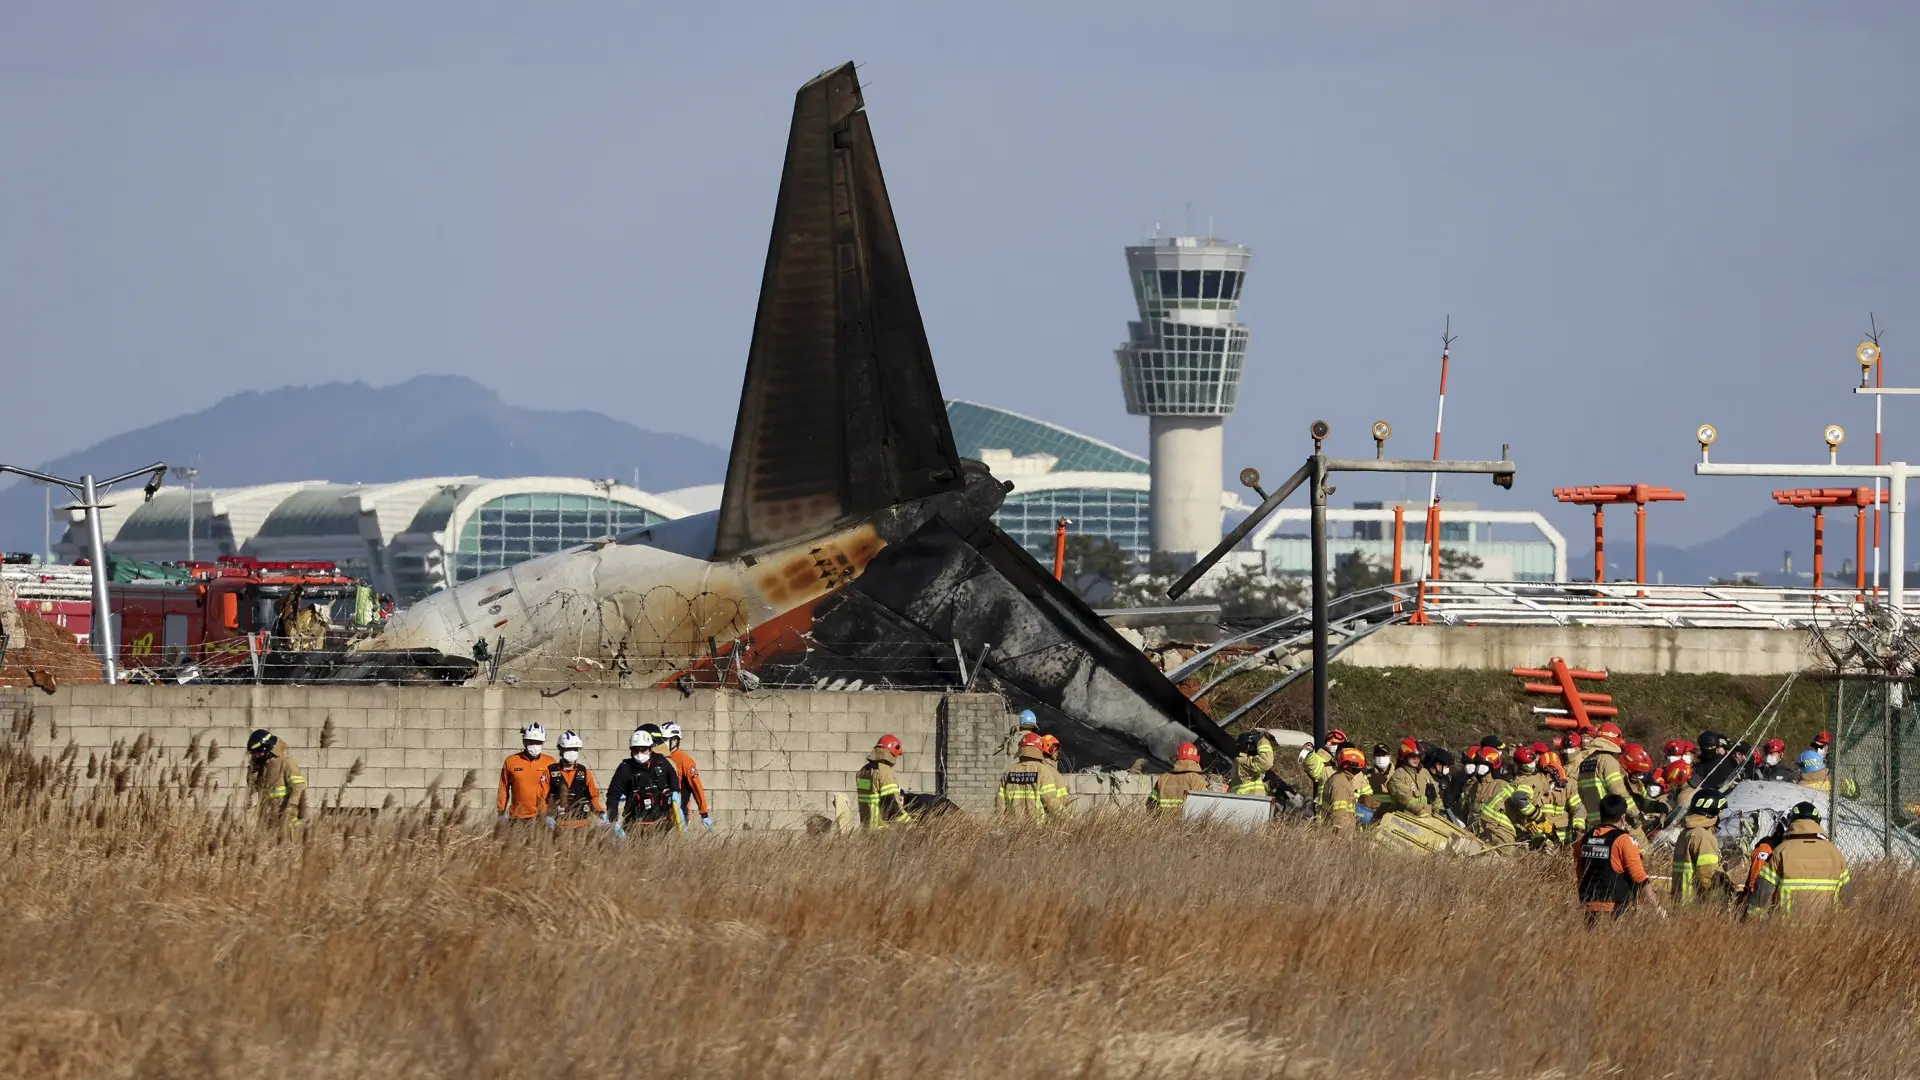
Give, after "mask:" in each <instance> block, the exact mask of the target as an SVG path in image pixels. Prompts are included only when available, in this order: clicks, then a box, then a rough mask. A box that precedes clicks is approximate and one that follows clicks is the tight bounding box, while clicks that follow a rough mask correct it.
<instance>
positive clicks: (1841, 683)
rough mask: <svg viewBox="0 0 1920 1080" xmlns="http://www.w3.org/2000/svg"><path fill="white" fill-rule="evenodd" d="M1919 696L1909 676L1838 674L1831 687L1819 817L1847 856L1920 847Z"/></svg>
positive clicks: (1888, 853)
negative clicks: (1825, 786)
mask: <svg viewBox="0 0 1920 1080" xmlns="http://www.w3.org/2000/svg"><path fill="white" fill-rule="evenodd" d="M1916 693H1920V686H1917V685H1916V683H1915V681H1914V680H1912V679H1905V678H1898V679H1896V678H1883V677H1874V676H1843V677H1840V678H1836V679H1834V680H1833V681H1832V682H1831V683H1830V684H1829V686H1828V691H1827V696H1828V716H1829V717H1830V718H1831V720H1832V724H1831V726H1830V728H1829V730H1830V731H1832V732H1833V747H1832V748H1831V750H1830V751H1829V753H1828V757H1829V760H1830V767H1829V770H1828V771H1829V774H1830V780H1829V790H1828V791H1827V793H1826V805H1824V806H1822V807H1821V808H1820V809H1821V812H1822V813H1823V814H1824V815H1825V816H1826V819H1827V820H1828V821H1829V822H1832V823H1834V828H1833V829H1832V832H1833V835H1834V839H1835V841H1836V842H1837V843H1839V844H1840V847H1841V850H1842V851H1845V852H1846V854H1847V857H1848V858H1850V859H1852V858H1868V859H1871V858H1879V857H1890V856H1893V855H1895V854H1900V853H1911V852H1913V851H1915V850H1920V702H1916Z"/></svg>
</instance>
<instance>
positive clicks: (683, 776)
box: [660, 721, 713, 829]
mask: <svg viewBox="0 0 1920 1080" xmlns="http://www.w3.org/2000/svg"><path fill="white" fill-rule="evenodd" d="M660 734H662V735H664V736H665V737H666V740H667V745H666V754H667V760H668V761H670V762H672V763H673V767H674V770H675V771H676V772H678V773H679V774H680V786H681V787H682V788H684V789H686V794H685V796H684V797H683V798H682V801H681V804H680V811H681V812H680V818H681V821H683V822H685V821H686V820H687V819H688V818H689V817H691V816H692V815H691V814H690V813H689V812H688V807H687V804H686V801H685V800H686V799H692V800H693V805H694V806H696V807H698V808H699V810H700V824H702V825H705V826H706V827H707V828H709V829H711V828H713V812H712V810H710V809H709V808H708V806H707V785H705V784H704V783H701V781H700V766H699V764H698V763H697V762H695V761H694V760H693V755H692V754H689V753H687V752H686V751H685V750H682V749H681V748H680V740H681V735H680V725H679V724H676V723H673V722H672V721H668V722H667V723H664V724H661V725H660Z"/></svg>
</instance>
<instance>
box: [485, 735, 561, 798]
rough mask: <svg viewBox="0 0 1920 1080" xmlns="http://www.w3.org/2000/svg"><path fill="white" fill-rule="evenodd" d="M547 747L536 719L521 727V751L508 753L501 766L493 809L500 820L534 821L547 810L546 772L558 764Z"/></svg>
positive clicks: (545, 739)
mask: <svg viewBox="0 0 1920 1080" xmlns="http://www.w3.org/2000/svg"><path fill="white" fill-rule="evenodd" d="M546 748H547V729H546V728H544V727H542V726H541V725H539V724H537V723H535V724H528V725H527V726H526V727H523V728H521V729H520V752H519V753H516V754H509V755H508V756H507V760H506V762H505V763H504V764H503V765H501V766H500V797H499V799H498V800H496V802H497V805H496V806H495V807H494V809H495V810H496V811H497V812H498V813H499V815H500V820H501V821H533V820H535V819H537V818H540V817H543V816H544V815H545V814H546V810H547V782H548V776H549V772H550V770H551V769H552V768H553V766H554V765H555V764H557V763H556V762H555V761H554V759H553V758H552V757H551V756H550V755H549V754H547V752H546Z"/></svg>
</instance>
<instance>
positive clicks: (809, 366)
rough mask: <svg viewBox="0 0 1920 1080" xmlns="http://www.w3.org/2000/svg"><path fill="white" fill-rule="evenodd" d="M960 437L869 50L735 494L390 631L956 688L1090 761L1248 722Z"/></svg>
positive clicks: (1219, 744)
mask: <svg viewBox="0 0 1920 1080" xmlns="http://www.w3.org/2000/svg"><path fill="white" fill-rule="evenodd" d="M1009 488H1010V485H1008V484H1005V483H1003V482H1001V481H1000V480H997V479H995V478H994V476H993V475H992V473H991V472H990V471H989V470H988V469H987V467H986V466H985V465H983V464H981V463H980V462H977V461H970V460H963V459H962V458H961V457H960V456H959V453H958V452H957V450H956V449H955V446H954V440H953V433H952V430H951V429H950V428H949V426H948V422H947V414H946V409H945V407H944V405H943V399H942V397H941V393H940V386H939V382H938V379H937V377H936V375H935V372H934V365H933V356H932V351H931V349H930V348H929V347H928V344H927V337H926V331H925V328H924V327H923V325H922V323H921V318H920V309H919V304H918V302H917V300H916V299H915V296H914V289H913V282H912V279H911V277H910V276H909V274H908V272H907V262H906V255H905V251H904V249H903V247H902V245H901V241H900V235H899V232H898V229H897V227H896V223H895V221H894V216H893V208H892V206H891V204H890V203H889V201H888V198H887V189H886V183H885V180H884V179H883V178H882V175H881V171H880V160H879V157H878V155H877V153H876V152H875V149H874V139H873V131H872V128H871V127H870V125H869V123H868V119H867V113H866V110H865V102H864V101H863V99H862V96H861V88H860V84H859V80H858V78H857V77H856V73H855V71H854V67H853V65H852V64H846V65H843V66H841V67H839V68H835V69H833V70H831V71H828V72H826V73H824V74H822V75H820V76H819V77H818V78H816V79H814V80H812V81H810V82H808V83H807V84H806V85H805V86H803V87H801V88H800V91H799V93H798V95H797V96H796V98H795V101H794V109H793V120H792V126H791V128H790V130H789V134H788V141H787V153H786V164H785V168H784V170H783V172H782V175H781V179H780V192H779V198H778V202H777V203H776V205H775V208H774V217H773V235H772V239H771V241H770V243H769V245H768V251H767V263H766V270H765V274H764V276H763V278H762V281H761V287H760V302H759V310H758V313H757V314H756V316H755V319H754V328H753V339H752V344H751V346H750V349H749V352H748V357H747V372H746V379H745V385H744V387H743V389H742V392H741V397H740V411H739V416H738V420H737V422H736V425H735V428H734V436H733V448H732V456H731V458H730V460H729V462H728V465H727V478H726V486H725V489H724V492H723V494H722V497H721V502H720V508H719V510H718V511H716V512H713V513H707V514H701V515H696V516H693V517H688V518H680V519H677V520H673V521H668V522H664V523H661V524H657V525H653V526H650V527H648V528H644V529H640V530H636V531H634V532H630V533H626V534H624V535H620V536H617V537H606V538H603V539H601V540H598V541H595V542H594V543H591V544H588V545H585V546H582V547H577V548H573V549H570V550H568V551H563V552H559V553H557V554H554V555H549V556H545V557H542V558H538V559H534V560H531V561H529V562H524V563H521V564H518V565H516V566H513V567H510V568H507V569H504V570H500V571H496V572H494V573H491V574H487V575H485V576H482V577H480V578H477V579H475V580H473V581H470V582H466V583H464V584H462V585H460V586H459V587H457V588H454V589H451V590H448V591H445V592H441V593H437V594H434V595H432V596H429V597H428V598H426V599H425V600H422V601H421V602H419V603H417V604H415V605H414V606H413V607H412V608H410V609H409V610H407V611H405V612H403V613H401V614H400V615H398V616H396V617H395V619H394V620H393V621H392V622H391V623H390V624H389V625H388V627H387V629H386V631H385V633H383V634H382V635H381V636H380V637H379V638H377V639H375V640H374V641H373V642H371V643H369V645H370V647H378V648H381V649H396V648H416V647H418V648H431V649H435V650H438V651H440V652H443V653H448V654H451V655H455V656H464V655H468V654H470V653H472V652H474V650H475V646H476V643H479V642H486V643H490V644H489V646H488V647H489V651H490V652H491V653H492V654H494V660H493V663H494V664H495V665H496V666H497V667H498V668H500V669H503V670H504V675H503V677H514V678H517V680H518V681H519V682H520V683H521V684H522V685H528V684H531V683H534V682H537V681H538V680H539V679H540V678H542V677H543V675H542V673H543V672H544V673H564V672H566V671H569V670H571V671H578V670H582V669H590V670H599V671H605V672H609V673H617V674H618V676H619V677H620V678H621V679H622V680H623V681H629V682H634V681H637V682H640V683H654V684H658V685H662V686H678V687H680V688H682V689H683V690H690V689H692V688H695V687H703V686H704V687H717V686H742V687H745V688H749V689H750V688H752V687H753V686H757V685H767V684H769V683H771V684H774V685H787V686H840V685H860V686H935V685H937V686H944V687H948V688H955V687H970V688H972V689H975V690H982V691H995V692H999V693H1001V694H1004V695H1006V697H1007V698H1008V699H1009V700H1010V701H1011V702H1012V703H1014V704H1015V706H1016V707H1025V708H1031V709H1033V710H1034V711H1035V712H1037V713H1039V714H1040V717H1041V726H1042V728H1044V729H1045V730H1048V731H1050V732H1053V733H1055V734H1057V735H1058V736H1059V737H1060V738H1061V740H1062V742H1063V744H1064V749H1065V751H1066V754H1067V757H1068V759H1069V760H1070V761H1071V762H1073V763H1074V764H1077V765H1094V764H1102V765H1119V766H1126V765H1130V764H1132V763H1134V762H1135V761H1138V760H1140V759H1142V758H1146V759H1151V760H1156V761H1159V762H1162V763H1169V764H1170V763H1171V762H1172V761H1173V758H1174V754H1175V751H1176V749H1177V747H1178V746H1179V744H1181V743H1183V742H1190V741H1191V742H1198V743H1201V744H1202V745H1204V746H1207V747H1210V748H1211V749H1212V750H1214V751H1216V752H1218V753H1220V754H1224V755H1229V756H1230V755H1231V754H1232V752H1233V746H1232V743H1231V741H1230V740H1229V739H1228V737H1227V736H1226V734H1225V733H1224V732H1223V731H1222V730H1221V729H1220V728H1219V727H1218V726H1216V725H1215V724H1214V723H1213V721H1212V720H1211V719H1209V718H1208V717H1207V715H1206V714H1205V713H1204V712H1203V711H1201V709H1200V708H1199V707H1198V706H1196V705H1194V704H1193V703H1191V702H1189V701H1188V700H1187V699H1186V698H1185V697H1184V696H1182V695H1181V693H1180V691H1179V689H1178V688H1177V687H1175V686H1174V685H1173V683H1171V682H1169V681H1168V680H1167V679H1166V677H1165V676H1163V675H1162V674H1161V673H1160V672H1159V671H1158V670H1156V669H1155V668H1154V667H1153V665H1152V664H1151V662H1149V661H1148V660H1147V658H1146V657H1145V656H1144V655H1142V654H1141V653H1140V652H1139V651H1138V650H1137V649H1135V648H1134V647H1133V646H1132V645H1130V644H1129V643H1128V642H1127V641H1126V639H1125V638H1123V637H1122V636H1121V635H1120V634H1119V633H1118V632H1116V631H1115V630H1114V629H1113V628H1112V627H1111V626H1109V625H1108V624H1107V623H1106V622H1105V621H1103V620H1102V619H1101V618H1100V617H1099V616H1098V615H1097V614H1096V613H1095V612H1094V611H1093V610H1092V609H1091V608H1089V607H1088V606H1087V605H1086V603H1085V602H1083V601H1082V600H1081V599H1080V598H1079V597H1078V596H1076V595H1075V594H1074V593H1073V592H1072V591H1071V590H1069V589H1068V588H1066V587H1065V586H1064V585H1062V584H1061V583H1060V582H1059V581H1057V580H1055V579H1054V576H1053V575H1052V574H1051V573H1049V572H1048V570H1047V568H1045V567H1043V566H1041V565H1040V564H1039V563H1038V562H1036V561H1035V560H1034V558H1033V557H1032V556H1031V555H1029V554H1028V553H1027V552H1026V551H1025V550H1023V549H1022V548H1021V547H1020V545H1019V544H1017V543H1015V542H1014V541H1013V540H1012V539H1011V538H1010V537H1008V536H1007V535H1006V534H1005V533H1003V532H1002V531H1001V530H1000V529H999V528H998V527H996V526H995V525H994V524H993V514H994V512H995V511H996V510H997V509H998V508H999V506H1000V504H1001V501H1002V499H1004V498H1005V496H1006V493H1007V491H1008V490H1009Z"/></svg>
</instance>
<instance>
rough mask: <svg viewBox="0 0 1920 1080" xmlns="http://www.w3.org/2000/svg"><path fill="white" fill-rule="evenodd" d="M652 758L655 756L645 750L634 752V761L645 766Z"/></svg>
mask: <svg viewBox="0 0 1920 1080" xmlns="http://www.w3.org/2000/svg"><path fill="white" fill-rule="evenodd" d="M652 756H653V755H652V754H650V753H648V752H647V751H645V750H635V751H634V752H633V760H635V761H637V762H639V763H640V764H642V765H645V764H646V763H647V759H648V758H649V757H652Z"/></svg>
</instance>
